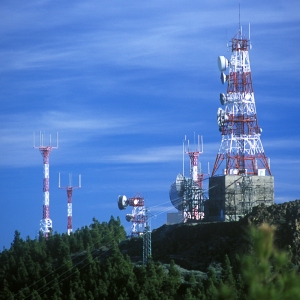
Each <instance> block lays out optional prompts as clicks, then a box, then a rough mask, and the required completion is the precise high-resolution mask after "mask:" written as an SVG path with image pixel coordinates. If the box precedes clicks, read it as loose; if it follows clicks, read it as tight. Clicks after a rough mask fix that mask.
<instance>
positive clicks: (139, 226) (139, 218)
mask: <svg viewBox="0 0 300 300" xmlns="http://www.w3.org/2000/svg"><path fill="white" fill-rule="evenodd" d="M128 205H129V206H132V213H131V214H127V215H126V221H128V222H131V223H132V226H131V237H140V236H142V237H143V264H144V265H146V264H148V262H149V260H150V259H151V253H152V247H151V216H150V210H149V209H148V208H146V207H145V201H144V197H142V196H141V195H140V194H139V193H137V194H136V195H135V196H134V197H132V198H129V199H127V197H126V196H125V195H120V196H119V197H118V207H119V209H120V210H123V209H125V208H126V207H127V206H128Z"/></svg>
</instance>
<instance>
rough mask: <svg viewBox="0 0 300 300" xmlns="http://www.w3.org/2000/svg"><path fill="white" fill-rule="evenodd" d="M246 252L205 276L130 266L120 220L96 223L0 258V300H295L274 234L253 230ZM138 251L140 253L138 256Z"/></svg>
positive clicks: (18, 246)
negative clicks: (122, 248)
mask: <svg viewBox="0 0 300 300" xmlns="http://www.w3.org/2000/svg"><path fill="white" fill-rule="evenodd" d="M250 237H251V239H252V245H253V246H252V251H251V253H249V254H247V255H245V256H243V257H241V258H239V257H237V258H236V259H235V260H234V261H233V262H232V263H231V262H230V261H229V258H228V256H227V255H225V254H224V261H223V263H222V265H218V266H215V267H210V268H209V269H208V270H207V273H206V274H204V275H203V276H198V275H199V274H198V273H197V272H189V273H181V272H180V268H178V267H177V266H176V265H175V264H174V262H173V261H170V263H169V264H168V265H162V264H161V263H159V262H153V261H151V262H149V264H148V265H147V266H143V265H141V264H133V263H132V262H131V261H130V259H129V257H128V256H126V255H125V256H123V255H122V253H121V252H120V250H119V247H118V244H119V242H120V241H121V240H123V239H125V231H124V228H123V227H122V226H121V225H120V220H119V219H117V220H115V219H114V218H113V217H111V219H110V220H109V222H108V223H106V222H103V223H100V222H98V221H97V220H96V219H93V223H92V224H91V225H90V226H89V227H87V226H86V227H83V228H81V229H79V230H77V231H76V232H74V233H73V234H71V235H70V236H68V235H66V234H62V235H60V234H57V233H54V234H53V235H52V236H50V237H49V238H48V239H47V240H46V239H44V238H43V237H42V236H40V237H39V239H36V240H31V239H30V238H27V239H26V240H23V239H22V238H21V237H20V233H19V232H18V231H16V232H15V237H14V240H13V242H12V245H11V248H10V249H8V250H3V251H2V252H1V253H0V265H1V269H0V299H89V300H90V299H139V300H142V299H200V300H201V299H205V300H209V299H270V300H271V299H300V286H299V284H298V283H299V280H300V276H299V274H298V273H297V271H296V269H295V266H294V265H292V264H291V263H290V259H289V255H288V253H286V252H280V251H278V250H276V249H275V248H274V246H273V239H274V229H273V228H272V227H270V226H267V225H262V226H260V227H258V229H257V228H256V229H254V227H253V228H252V231H251V233H250ZM141 251H142V249H141Z"/></svg>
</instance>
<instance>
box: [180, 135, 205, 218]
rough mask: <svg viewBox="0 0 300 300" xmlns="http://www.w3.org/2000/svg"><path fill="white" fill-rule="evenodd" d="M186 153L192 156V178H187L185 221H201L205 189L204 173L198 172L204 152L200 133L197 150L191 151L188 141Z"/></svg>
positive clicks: (185, 183) (185, 185)
mask: <svg viewBox="0 0 300 300" xmlns="http://www.w3.org/2000/svg"><path fill="white" fill-rule="evenodd" d="M185 153H186V154H188V156H189V158H190V176H191V178H185V180H184V182H183V184H184V193H183V214H182V217H183V222H188V221H199V220H201V219H203V216H204V215H203V201H204V195H203V189H202V183H203V178H204V174H202V172H200V173H199V172H198V158H199V155H200V154H201V153H203V141H202V137H201V143H200V136H199V135H198V144H197V146H196V149H195V151H190V145H189V141H188V146H187V149H186V150H185Z"/></svg>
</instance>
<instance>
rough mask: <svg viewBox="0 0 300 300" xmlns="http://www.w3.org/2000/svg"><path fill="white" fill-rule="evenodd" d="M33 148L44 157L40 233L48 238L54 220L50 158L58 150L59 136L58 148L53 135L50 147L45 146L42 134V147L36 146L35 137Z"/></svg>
mask: <svg viewBox="0 0 300 300" xmlns="http://www.w3.org/2000/svg"><path fill="white" fill-rule="evenodd" d="M33 148H35V149H39V150H40V152H41V154H42V156H43V170H44V179H43V196H44V197H43V217H42V219H41V221H40V231H41V232H42V234H43V236H44V237H45V238H47V237H48V236H49V233H50V232H51V230H52V220H51V219H50V193H49V190H50V189H49V156H50V152H51V150H52V149H56V148H58V134H57V136H56V146H55V147H54V146H51V135H50V141H49V145H47V146H45V145H44V135H43V134H42V133H40V146H35V135H34V145H33Z"/></svg>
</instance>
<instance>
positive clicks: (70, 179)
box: [58, 173, 81, 235]
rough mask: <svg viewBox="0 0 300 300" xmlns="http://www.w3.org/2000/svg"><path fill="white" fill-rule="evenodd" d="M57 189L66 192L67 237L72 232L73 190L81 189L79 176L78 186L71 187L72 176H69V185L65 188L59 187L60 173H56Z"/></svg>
mask: <svg viewBox="0 0 300 300" xmlns="http://www.w3.org/2000/svg"><path fill="white" fill-rule="evenodd" d="M58 188H59V189H66V191H67V197H68V210H67V211H68V226H67V230H68V235H70V233H71V232H72V231H73V225H72V195H73V190H74V189H80V188H81V175H79V176H78V186H73V185H72V174H69V184H68V185H67V186H61V185H60V173H58Z"/></svg>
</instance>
